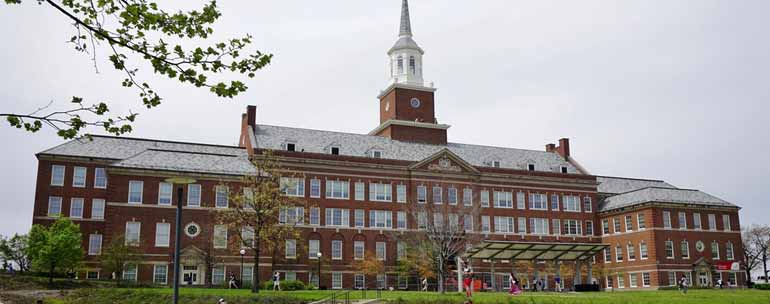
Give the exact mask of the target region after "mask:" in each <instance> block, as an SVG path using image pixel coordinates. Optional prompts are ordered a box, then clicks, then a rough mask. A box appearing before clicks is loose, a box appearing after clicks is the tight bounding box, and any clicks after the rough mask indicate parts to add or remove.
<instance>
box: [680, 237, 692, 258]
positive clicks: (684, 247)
mask: <svg viewBox="0 0 770 304" xmlns="http://www.w3.org/2000/svg"><path fill="white" fill-rule="evenodd" d="M680 247H681V248H679V250H681V251H682V258H683V259H689V258H690V243H688V242H687V241H682V243H681V244H680Z"/></svg>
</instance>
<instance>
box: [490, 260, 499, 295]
mask: <svg viewBox="0 0 770 304" xmlns="http://www.w3.org/2000/svg"><path fill="white" fill-rule="evenodd" d="M489 266H490V268H489V269H490V270H491V271H492V290H495V291H497V288H495V260H490V261H489Z"/></svg>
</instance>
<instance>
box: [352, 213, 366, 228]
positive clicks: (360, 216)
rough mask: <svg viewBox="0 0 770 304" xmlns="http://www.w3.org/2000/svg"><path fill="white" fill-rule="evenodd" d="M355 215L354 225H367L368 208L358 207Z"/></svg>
mask: <svg viewBox="0 0 770 304" xmlns="http://www.w3.org/2000/svg"><path fill="white" fill-rule="evenodd" d="M354 214H355V215H354V216H353V227H365V226H366V219H365V217H366V210H364V209H356V210H355V212H354Z"/></svg>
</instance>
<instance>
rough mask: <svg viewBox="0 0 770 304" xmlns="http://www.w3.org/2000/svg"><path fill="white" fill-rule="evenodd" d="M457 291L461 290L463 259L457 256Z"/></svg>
mask: <svg viewBox="0 0 770 304" xmlns="http://www.w3.org/2000/svg"><path fill="white" fill-rule="evenodd" d="M456 260H457V292H463V264H464V263H463V260H462V259H461V258H459V257H458V258H457V259H456Z"/></svg>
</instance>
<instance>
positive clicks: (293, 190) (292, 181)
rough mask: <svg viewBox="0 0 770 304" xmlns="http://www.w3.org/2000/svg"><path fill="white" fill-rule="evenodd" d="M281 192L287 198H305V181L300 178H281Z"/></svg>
mask: <svg viewBox="0 0 770 304" xmlns="http://www.w3.org/2000/svg"><path fill="white" fill-rule="evenodd" d="M280 187H281V190H282V192H283V194H285V195H287V196H297V197H304V196H305V179H303V178H300V177H281V186H280Z"/></svg>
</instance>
